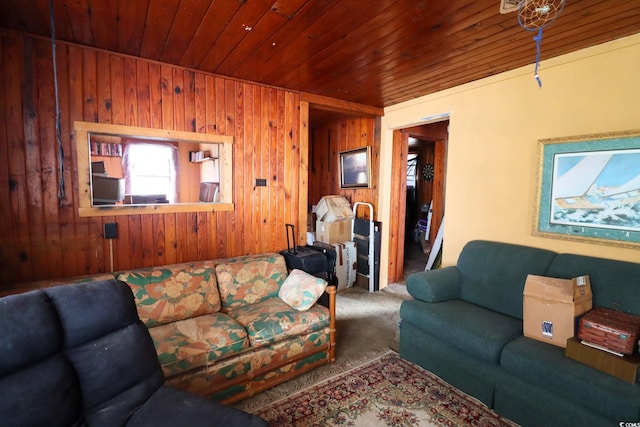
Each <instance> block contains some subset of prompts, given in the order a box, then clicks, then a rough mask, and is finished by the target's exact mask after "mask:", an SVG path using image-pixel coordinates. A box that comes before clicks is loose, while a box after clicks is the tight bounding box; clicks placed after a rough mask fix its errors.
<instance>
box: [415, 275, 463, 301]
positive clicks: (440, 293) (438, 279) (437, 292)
mask: <svg viewBox="0 0 640 427" xmlns="http://www.w3.org/2000/svg"><path fill="white" fill-rule="evenodd" d="M407 291H409V294H410V295H411V296H412V297H413V298H415V299H417V300H420V301H425V302H442V301H447V300H451V299H457V298H459V296H460V272H459V271H458V268H457V267H453V266H452V267H445V268H440V269H438V270H430V271H423V272H421V273H415V274H412V275H411V276H409V278H408V279H407Z"/></svg>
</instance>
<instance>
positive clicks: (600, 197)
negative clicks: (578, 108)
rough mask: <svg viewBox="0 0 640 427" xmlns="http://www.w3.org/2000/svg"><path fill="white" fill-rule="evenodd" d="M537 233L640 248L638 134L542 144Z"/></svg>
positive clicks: (569, 139)
mask: <svg viewBox="0 0 640 427" xmlns="http://www.w3.org/2000/svg"><path fill="white" fill-rule="evenodd" d="M538 158H539V162H538V168H539V170H538V194H537V203H536V209H535V213H534V218H533V234H534V235H537V236H544V237H554V238H561V239H568V240H585V241H589V242H593V243H603V244H610V245H616V246H624V247H640V130H636V131H627V132H616V133H607V134H596V135H582V136H575V137H569V138H556V139H543V140H539V141H538Z"/></svg>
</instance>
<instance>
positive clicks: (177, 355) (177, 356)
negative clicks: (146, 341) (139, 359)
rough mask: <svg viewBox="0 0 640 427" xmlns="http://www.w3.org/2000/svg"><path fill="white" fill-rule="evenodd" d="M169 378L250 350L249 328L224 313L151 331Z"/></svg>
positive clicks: (163, 368) (159, 357) (163, 367)
mask: <svg viewBox="0 0 640 427" xmlns="http://www.w3.org/2000/svg"><path fill="white" fill-rule="evenodd" d="M149 332H150V333H151V337H152V338H153V342H154V344H155V346H156V352H157V353H158V359H159V360H160V365H161V366H162V370H163V372H164V374H165V377H167V376H172V375H176V374H178V373H180V372H185V371H188V370H191V369H195V368H199V367H201V366H207V365H208V364H209V363H211V362H213V361H216V360H219V359H224V358H226V357H229V356H232V355H235V354H237V353H239V352H241V351H242V350H244V349H246V348H248V347H249V340H248V339H247V333H246V331H245V329H244V328H243V327H242V326H241V325H239V324H238V322H236V321H235V320H233V319H232V318H230V317H229V316H227V315H226V314H224V313H213V314H206V315H204V316H197V317H193V318H191V319H186V320H179V321H176V322H172V323H169V324H166V325H160V326H156V327H154V328H151V329H149Z"/></svg>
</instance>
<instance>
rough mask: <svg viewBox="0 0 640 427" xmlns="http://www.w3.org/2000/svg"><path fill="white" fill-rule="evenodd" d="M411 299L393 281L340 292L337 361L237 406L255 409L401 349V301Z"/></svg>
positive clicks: (338, 298) (337, 317)
mask: <svg viewBox="0 0 640 427" xmlns="http://www.w3.org/2000/svg"><path fill="white" fill-rule="evenodd" d="M408 298H410V296H409V294H408V293H407V291H406V288H405V287H404V285H401V284H391V285H389V286H387V287H386V288H385V289H383V290H381V291H378V292H373V293H370V292H368V291H367V290H365V289H362V288H356V287H353V288H350V289H346V290H344V291H340V292H338V295H337V297H336V361H335V363H333V364H330V365H325V366H322V367H320V368H318V369H314V370H313V371H311V372H308V373H306V374H304V375H301V376H300V377H297V378H294V379H292V380H291V381H287V382H286V383H284V384H280V385H278V386H276V387H273V388H271V389H269V390H265V391H263V392H261V393H259V394H257V395H255V396H253V397H251V398H248V399H245V400H243V401H241V402H238V403H237V404H236V405H235V406H236V407H237V408H240V409H243V410H246V411H249V412H253V411H255V410H257V409H259V408H262V407H264V406H266V405H268V404H270V403H272V402H274V401H276V400H279V399H281V398H283V397H286V396H289V395H291V394H293V393H295V392H296V391H299V390H302V389H305V388H308V387H309V386H311V385H313V384H315V383H317V382H319V381H322V380H323V379H326V378H329V377H331V376H334V375H337V374H339V373H341V372H345V371H347V370H349V369H351V368H354V367H356V366H359V365H361V364H362V363H364V362H366V361H368V360H371V359H374V358H376V357H378V356H380V355H381V354H384V353H386V352H387V351H388V350H389V349H391V350H394V351H396V352H397V351H398V345H399V339H400V328H399V322H400V304H402V301H404V300H405V299H408Z"/></svg>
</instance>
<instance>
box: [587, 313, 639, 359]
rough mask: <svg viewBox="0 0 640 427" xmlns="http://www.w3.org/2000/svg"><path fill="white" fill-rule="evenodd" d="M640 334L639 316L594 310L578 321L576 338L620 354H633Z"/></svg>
mask: <svg viewBox="0 0 640 427" xmlns="http://www.w3.org/2000/svg"><path fill="white" fill-rule="evenodd" d="M639 332H640V316H634V315H632V314H627V313H622V312H620V311H616V310H610V309H607V308H594V309H593V310H591V311H590V312H588V313H587V314H585V315H584V316H582V318H581V319H580V326H579V328H578V338H580V339H581V340H583V341H586V342H589V343H592V344H596V345H599V346H601V347H604V348H606V349H608V350H611V351H615V352H618V353H622V354H633V353H634V351H635V348H636V343H637V341H638V333H639Z"/></svg>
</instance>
